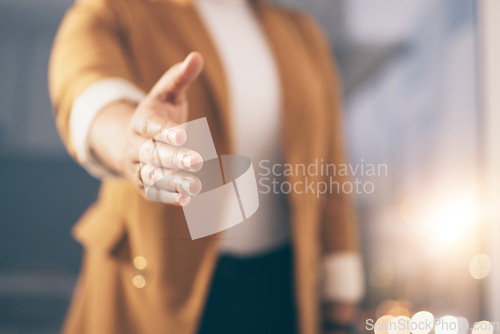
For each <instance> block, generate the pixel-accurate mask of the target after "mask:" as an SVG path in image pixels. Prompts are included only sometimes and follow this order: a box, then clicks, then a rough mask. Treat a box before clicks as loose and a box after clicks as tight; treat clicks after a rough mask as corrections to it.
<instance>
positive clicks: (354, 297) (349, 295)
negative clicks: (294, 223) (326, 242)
mask: <svg viewBox="0 0 500 334" xmlns="http://www.w3.org/2000/svg"><path fill="white" fill-rule="evenodd" d="M323 266H324V274H325V275H324V285H323V298H324V299H325V300H328V301H333V302H340V303H346V304H355V303H358V302H359V301H361V299H362V298H363V295H364V290H365V288H364V276H363V263H362V260H361V255H360V254H359V253H357V252H342V253H332V254H327V255H326V257H325V258H324V260H323Z"/></svg>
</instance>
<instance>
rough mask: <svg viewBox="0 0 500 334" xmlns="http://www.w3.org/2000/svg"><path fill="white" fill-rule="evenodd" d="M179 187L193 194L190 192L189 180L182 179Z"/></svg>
mask: <svg viewBox="0 0 500 334" xmlns="http://www.w3.org/2000/svg"><path fill="white" fill-rule="evenodd" d="M181 188H182V189H183V190H184V191H185V192H187V193H188V194H189V195H193V193H191V180H188V179H185V180H184V181H182V182H181Z"/></svg>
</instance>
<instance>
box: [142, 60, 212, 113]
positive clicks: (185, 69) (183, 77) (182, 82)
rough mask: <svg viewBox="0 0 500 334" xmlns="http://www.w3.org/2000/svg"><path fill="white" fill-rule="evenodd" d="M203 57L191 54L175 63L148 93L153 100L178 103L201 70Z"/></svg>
mask: <svg viewBox="0 0 500 334" xmlns="http://www.w3.org/2000/svg"><path fill="white" fill-rule="evenodd" d="M203 63H204V61H203V56H202V55H201V54H200V53H198V52H191V53H190V54H189V55H188V56H187V57H186V59H184V61H183V62H182V63H177V64H175V65H174V66H172V67H171V68H170V69H168V71H167V72H166V73H165V74H164V75H163V76H162V77H161V78H160V80H158V82H157V83H156V84H155V85H154V87H153V89H152V90H151V92H150V95H151V96H152V97H154V98H158V99H161V100H162V101H168V102H171V103H177V102H179V101H180V100H181V99H182V97H183V95H184V94H185V93H186V91H187V89H188V87H189V85H190V84H191V83H192V82H193V81H194V80H196V78H197V77H198V75H199V74H200V73H201V70H202V69H203Z"/></svg>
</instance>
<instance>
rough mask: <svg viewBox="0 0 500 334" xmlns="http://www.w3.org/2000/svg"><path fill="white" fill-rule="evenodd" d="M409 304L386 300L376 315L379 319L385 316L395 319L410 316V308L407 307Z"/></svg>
mask: <svg viewBox="0 0 500 334" xmlns="http://www.w3.org/2000/svg"><path fill="white" fill-rule="evenodd" d="M407 304H408V303H407V302H406V301H401V300H400V301H396V300H390V299H388V300H384V301H383V302H381V303H380V304H379V305H378V306H377V308H376V309H375V315H376V316H377V317H381V316H383V315H390V316H393V317H397V316H400V315H404V316H409V315H410V313H409V311H408V308H409V307H410V306H409V305H407Z"/></svg>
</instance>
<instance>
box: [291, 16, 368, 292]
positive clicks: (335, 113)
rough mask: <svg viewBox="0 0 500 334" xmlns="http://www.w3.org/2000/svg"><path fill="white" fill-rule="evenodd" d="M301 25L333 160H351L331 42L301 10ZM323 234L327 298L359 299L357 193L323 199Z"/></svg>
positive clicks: (361, 278)
mask: <svg viewBox="0 0 500 334" xmlns="http://www.w3.org/2000/svg"><path fill="white" fill-rule="evenodd" d="M299 20H300V21H301V26H302V27H303V29H304V31H305V32H306V40H307V41H308V43H309V47H310V49H311V52H312V54H313V55H314V57H315V58H316V62H317V66H318V71H319V73H321V74H322V79H323V87H324V88H325V94H324V96H325V108H324V110H325V115H324V119H325V124H327V126H328V127H329V128H328V131H327V133H328V134H329V137H328V138H326V140H328V156H327V160H328V163H329V164H335V165H336V166H339V165H340V164H347V163H348V157H347V153H346V150H345V142H344V131H343V117H342V116H343V113H342V110H343V108H342V101H341V92H342V87H341V85H340V80H339V77H338V73H337V68H336V66H335V65H334V61H333V57H332V53H331V51H330V47H329V43H328V40H327V38H326V36H325V35H324V33H323V31H322V30H321V28H320V27H319V26H318V25H317V24H316V22H315V21H314V20H313V19H311V18H310V17H308V16H307V15H304V14H300V18H299ZM334 177H335V178H336V179H335V181H338V182H339V183H340V184H343V183H344V182H351V181H352V180H350V179H349V177H348V176H342V175H335V176H334ZM323 204H324V206H323V216H322V225H321V232H322V233H321V237H322V247H323V255H324V260H323V272H324V273H325V275H324V276H325V277H324V283H325V284H324V290H323V295H324V297H325V298H326V299H330V300H336V301H341V302H357V301H359V300H360V299H361V298H362V296H363V294H364V273H363V267H362V260H361V255H360V247H359V246H360V245H359V239H358V225H357V219H356V211H355V205H354V199H353V196H351V195H350V194H347V193H344V192H339V193H336V192H332V193H329V194H327V195H325V198H324V202H323Z"/></svg>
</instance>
